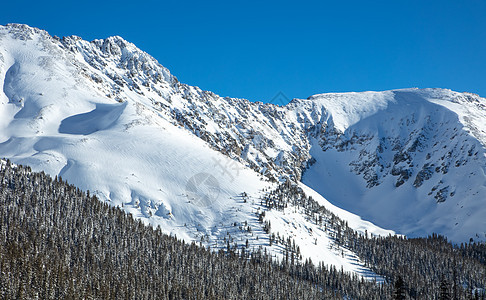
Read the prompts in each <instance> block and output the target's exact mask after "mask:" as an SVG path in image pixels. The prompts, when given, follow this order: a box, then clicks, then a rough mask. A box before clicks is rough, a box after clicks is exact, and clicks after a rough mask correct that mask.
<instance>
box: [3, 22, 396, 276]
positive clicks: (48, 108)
mask: <svg viewBox="0 0 486 300" xmlns="http://www.w3.org/2000/svg"><path fill="white" fill-rule="evenodd" d="M0 85H2V86H1V87H2V89H1V91H2V92H1V93H0V156H2V157H6V158H9V159H11V160H12V161H13V162H15V163H18V164H24V165H28V166H31V167H32V169H33V170H35V171H41V170H42V171H45V172H47V173H49V174H51V175H52V176H61V177H62V178H63V179H66V180H68V181H69V182H70V183H72V184H75V185H76V186H78V187H80V188H82V189H84V190H90V192H91V194H94V195H96V196H97V197H98V198H99V199H101V200H102V201H107V202H109V203H111V204H112V205H116V206H120V207H123V209H125V210H126V211H127V212H130V213H132V214H133V215H134V216H135V217H137V218H140V219H141V220H143V221H144V222H145V223H147V224H152V225H153V226H160V227H161V229H162V230H163V231H165V232H167V233H169V234H172V235H177V236H178V237H180V238H183V239H185V240H187V241H197V242H201V243H202V244H204V245H207V246H211V247H213V248H216V249H218V248H225V247H227V246H228V244H229V245H230V247H234V245H236V247H238V248H242V247H246V241H247V240H248V245H249V246H248V247H249V248H258V247H260V246H261V247H265V248H267V249H268V250H270V251H271V252H272V253H274V254H275V255H276V256H277V257H282V255H283V252H282V251H283V248H282V245H281V244H278V243H275V244H273V245H270V243H269V234H268V233H267V232H265V231H264V229H263V225H262V223H261V222H259V220H258V217H257V216H258V212H262V211H264V210H266V208H265V207H264V206H262V204H261V198H262V197H264V196H265V194H266V193H267V191H269V190H272V189H274V188H276V186H277V183H276V182H275V178H274V177H279V175H277V176H274V175H275V174H280V171H279V170H278V169H277V168H275V167H272V166H271V165H270V163H271V164H273V161H272V162H269V163H268V164H267V165H264V164H262V162H263V161H264V160H266V159H269V160H271V159H272V157H275V158H276V157H279V159H280V160H281V161H280V163H279V166H281V168H282V169H285V168H287V169H288V170H289V172H287V173H285V174H284V175H282V176H284V177H290V176H292V174H295V168H291V167H289V166H288V161H287V160H286V159H284V158H285V157H286V156H289V155H290V156H292V157H297V156H296V155H295V153H294V152H295V151H296V147H294V146H292V143H294V142H296V141H299V143H301V144H304V145H305V143H304V142H303V141H302V140H304V139H305V135H304V134H301V135H300V136H298V135H293V136H290V134H291V132H292V130H291V129H289V128H286V127H285V126H286V125H285V124H284V123H283V121H282V119H284V116H280V119H277V118H275V119H272V120H269V119H268V118H266V117H265V114H266V111H265V109H267V110H268V111H270V112H271V113H273V112H275V111H284V108H277V109H275V108H273V107H271V106H265V105H261V106H262V107H265V109H262V110H260V109H259V108H258V107H257V106H256V105H255V104H250V103H249V102H248V101H245V100H237V99H227V100H224V99H222V98H219V97H217V96H216V95H214V94H212V93H209V92H202V91H200V90H199V89H198V88H195V87H189V86H186V85H182V84H180V83H179V82H178V81H177V79H176V78H175V77H173V76H172V75H170V73H169V72H168V71H167V70H166V69H165V68H163V67H162V66H160V65H159V64H158V63H157V62H156V61H155V60H154V59H153V58H151V57H150V56H149V55H148V54H146V53H144V52H142V51H140V50H139V49H137V48H136V47H135V46H133V45H132V44H130V43H128V42H126V41H124V40H123V39H121V38H119V37H112V38H108V39H106V40H96V41H93V42H86V41H83V40H81V39H80V38H77V37H69V38H65V39H63V40H60V39H57V38H53V37H51V36H49V35H48V34H47V33H46V32H45V31H42V30H39V29H35V28H31V27H28V26H25V25H15V24H12V25H8V26H4V27H0ZM248 107H251V108H250V109H246V108H248ZM243 113H245V114H247V115H245V116H244V117H243V116H242V114H243ZM243 119H245V120H246V121H247V122H242V123H237V122H240V121H241V120H243ZM181 120H185V121H181ZM227 120H231V122H227ZM248 120H249V121H248ZM270 122H273V125H270ZM233 123H236V124H233ZM201 124H202V125H204V126H202V125H201ZM224 128H226V129H227V130H223V129H224ZM278 128H280V129H281V130H280V132H279V131H278V130H279V129H278ZM282 128H285V129H282ZM258 132H260V133H258ZM282 132H283V133H285V132H287V133H288V137H286V138H282V137H281V133H282ZM232 136H233V140H232V142H233V143H235V144H238V145H237V146H235V147H230V146H229V145H228V143H229V142H230V141H231V137H232ZM272 136H274V137H275V139H273V138H272ZM216 137H218V139H216ZM250 137H251V141H252V142H251V143H248V142H247V141H248V140H250ZM269 143H272V145H273V146H272V147H266V146H265V145H268V144H269ZM240 148H241V149H240ZM225 149H227V150H226V151H225ZM235 149H236V150H235ZM238 149H239V150H238ZM277 149H278V150H277ZM284 150H286V151H287V152H288V153H286V152H285V151H284ZM265 151H266V152H267V153H266V154H264V152H265ZM237 152H238V153H239V155H240V156H241V157H240V156H239V157H235V153H237ZM230 157H232V158H230ZM242 157H244V158H242ZM274 166H277V165H276V164H275V165H274ZM265 168H266V169H265ZM302 186H303V187H304V188H306V189H307V190H308V191H309V193H313V194H314V196H313V197H314V198H316V199H319V201H320V202H321V203H322V204H324V205H326V206H329V209H333V211H335V213H336V214H337V215H339V216H342V217H343V218H346V219H348V220H349V222H350V223H349V224H350V225H351V226H353V227H355V228H356V229H357V230H359V231H361V232H364V231H365V230H367V231H368V232H373V233H375V234H389V233H393V232H392V231H388V230H384V229H381V228H379V227H377V226H375V225H373V224H371V223H369V222H366V221H363V220H361V219H360V218H359V217H358V216H356V215H353V214H350V213H347V212H345V211H342V210H340V209H338V208H336V207H334V206H332V205H331V204H330V203H328V202H327V200H325V199H324V198H322V197H321V196H319V195H317V194H315V192H313V191H312V190H310V189H308V188H307V187H305V186H304V185H302ZM297 210H298V208H292V207H289V208H288V209H287V210H285V211H268V215H267V216H266V217H265V220H266V221H270V222H271V223H272V226H273V228H272V233H273V234H277V233H278V234H279V235H280V236H282V237H285V238H292V239H294V240H295V242H296V244H297V245H298V246H299V247H300V248H301V249H302V256H303V258H312V259H313V260H320V261H325V262H326V263H327V264H333V265H336V266H337V267H341V266H342V267H343V268H344V269H345V270H348V271H354V272H358V273H359V274H362V275H364V276H366V277H373V274H372V273H371V272H370V271H369V270H366V269H365V268H363V267H362V266H361V263H360V262H359V259H358V258H357V257H356V256H355V255H354V254H353V253H351V252H349V251H347V250H345V249H341V250H340V251H338V250H337V249H336V247H333V243H334V242H333V240H332V239H331V238H330V237H329V236H328V234H327V233H326V232H325V231H323V230H322V229H321V228H318V226H316V225H315V224H312V222H310V221H308V220H307V219H305V218H304V217H303V216H302V214H300V213H297ZM291 212H292V213H291ZM309 229H313V230H312V232H311V233H310V232H309Z"/></svg>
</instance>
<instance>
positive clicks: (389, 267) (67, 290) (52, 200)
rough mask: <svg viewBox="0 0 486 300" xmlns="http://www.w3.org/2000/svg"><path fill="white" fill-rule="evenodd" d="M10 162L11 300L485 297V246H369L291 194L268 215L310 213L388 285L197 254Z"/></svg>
mask: <svg viewBox="0 0 486 300" xmlns="http://www.w3.org/2000/svg"><path fill="white" fill-rule="evenodd" d="M0 164H1V165H2V166H1V167H0V275H1V276H0V298H1V299H21V298H42V299H59V298H68V299H79V298H85V299H87V298H97V299H125V298H130V299H277V298H278V299H343V297H345V296H346V297H350V298H352V299H390V298H392V297H393V296H394V295H396V294H397V293H396V284H395V283H396V282H397V280H398V278H400V277H401V278H402V279H403V282H402V285H401V286H400V288H401V289H403V291H404V294H406V296H407V297H410V298H417V299H433V298H438V297H439V296H440V295H450V296H451V297H452V296H453V297H456V298H458V299H467V298H471V297H473V296H474V292H473V291H477V292H478V293H477V297H481V296H482V297H484V294H483V295H481V294H480V293H479V291H482V290H481V289H480V288H483V287H484V286H485V283H486V264H485V262H486V247H485V245H484V244H475V243H473V244H467V245H461V246H453V245H452V244H450V243H448V242H447V240H446V239H445V238H442V237H439V236H432V237H429V238H424V239H405V238H401V237H391V236H390V237H366V236H363V235H360V234H358V233H356V232H355V231H354V230H352V229H351V228H349V227H348V226H347V224H346V222H344V221H342V220H340V219H339V218H337V217H336V216H334V215H332V214H331V213H330V212H328V211H327V210H326V209H325V208H324V207H322V206H319V205H318V204H317V203H316V202H315V201H313V200H312V198H309V197H306V196H305V195H304V194H303V192H302V191H301V190H300V189H299V188H297V187H295V186H292V185H291V184H283V185H281V186H280V187H279V188H278V189H277V190H275V191H273V192H271V193H269V195H268V197H267V198H266V199H264V200H265V202H266V208H267V209H281V208H282V207H284V206H285V205H289V204H292V205H299V206H302V207H304V208H305V209H306V214H307V215H308V216H309V217H312V218H314V219H315V221H316V222H320V223H322V226H327V227H328V230H329V231H330V232H331V234H332V237H333V239H334V240H335V242H336V244H337V245H338V246H339V247H346V248H348V249H350V250H352V251H354V252H355V253H357V254H358V255H359V256H360V258H361V259H362V260H363V261H364V262H365V264H366V265H367V266H368V267H370V268H371V269H372V270H373V271H374V272H376V273H377V274H379V275H382V276H383V277H384V278H385V280H386V282H385V283H384V284H377V283H375V282H369V281H365V280H363V279H362V278H359V277H358V276H356V275H352V274H347V273H343V272H341V271H340V270H336V269H335V268H334V267H326V266H325V265H324V264H323V263H319V264H318V265H315V264H313V263H312V262H311V261H310V260H306V261H301V260H299V259H295V260H286V259H284V260H283V261H280V262H278V261H275V260H272V258H271V256H270V255H268V254H267V253H266V251H265V250H260V251H253V252H250V251H248V250H246V251H245V248H244V247H243V248H241V249H235V248H229V249H225V251H223V250H220V251H218V252H216V251H212V250H209V249H206V248H204V247H200V246H197V245H196V244H195V243H191V244H187V243H185V242H183V241H180V240H177V239H176V238H175V237H171V236H168V235H166V234H163V233H162V231H161V230H160V228H158V229H154V228H152V227H148V226H145V225H143V224H142V222H141V221H140V220H135V219H134V218H133V217H132V216H131V215H127V214H126V213H124V212H122V211H121V210H120V209H119V208H115V207H111V206H109V205H108V204H106V203H102V202H100V201H99V200H98V199H96V198H95V197H90V196H89V195H87V194H86V193H84V192H83V191H81V190H79V189H78V188H76V187H74V186H72V185H68V184H67V183H66V182H63V181H62V180H61V179H58V178H56V179H52V178H50V177H49V176H47V175H45V174H44V173H35V172H32V171H31V170H30V169H29V168H28V167H22V166H13V165H12V164H10V162H6V163H4V162H1V163H0ZM268 227H269V228H270V224H268ZM270 234H271V233H270V231H269V235H270ZM477 288H479V289H477Z"/></svg>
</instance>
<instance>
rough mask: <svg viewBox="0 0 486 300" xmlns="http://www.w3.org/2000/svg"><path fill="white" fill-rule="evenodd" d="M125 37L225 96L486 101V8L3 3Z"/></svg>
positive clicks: (34, 19)
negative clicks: (390, 94)
mask: <svg viewBox="0 0 486 300" xmlns="http://www.w3.org/2000/svg"><path fill="white" fill-rule="evenodd" d="M10 22H15V23H26V24H28V25H31V26H35V27H39V28H42V29H45V30H47V31H48V32H49V33H50V34H51V35H58V36H66V35H73V34H74V35H79V36H81V37H83V38H84V39H87V40H92V39H96V38H105V37H108V36H111V35H120V36H122V37H124V38H125V39H126V40H128V41H130V42H132V43H134V44H135V45H137V46H138V47H139V48H141V49H142V50H144V51H146V52H148V53H150V54H151V55H152V56H154V57H155V58H156V59H157V60H158V61H159V62H160V63H161V64H162V65H164V66H166V67H167V68H169V70H170V71H171V72H172V73H173V74H174V75H176V76H177V77H178V78H179V80H180V81H182V82H184V83H188V84H191V85H197V86H199V87H201V88H202V89H205V90H211V91H213V92H215V93H217V94H219V95H221V96H232V97H239V98H247V99H250V100H252V101H264V102H268V101H270V100H271V99H272V98H273V97H274V96H275V95H277V94H278V93H279V92H282V93H283V94H285V95H286V96H287V97H288V98H307V97H308V96H310V95H313V94H316V93H324V92H347V91H364V90H387V89H394V88H405V87H442V88H450V89H452V90H456V91H468V92H473V93H477V94H479V95H481V96H483V97H486V0H465V1H457V0H454V1H448V0H443V1H427V0H422V1H414V0H408V1H402V0H391V1H390V0H388V1H304V0H301V1H291V2H286V1H278V2H277V1H258V2H253V1H123V0H120V1H116V2H111V1H91V0H88V1H82V2H79V1H78V2H74V1H62V2H57V1H24V0H15V1H4V3H2V5H1V9H0V23H1V24H6V23H10Z"/></svg>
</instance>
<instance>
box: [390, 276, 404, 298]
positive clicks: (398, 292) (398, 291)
mask: <svg viewBox="0 0 486 300" xmlns="http://www.w3.org/2000/svg"><path fill="white" fill-rule="evenodd" d="M393 299H395V300H405V299H406V293H405V283H404V282H403V278H402V276H398V279H397V281H395V292H394V293H393Z"/></svg>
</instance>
